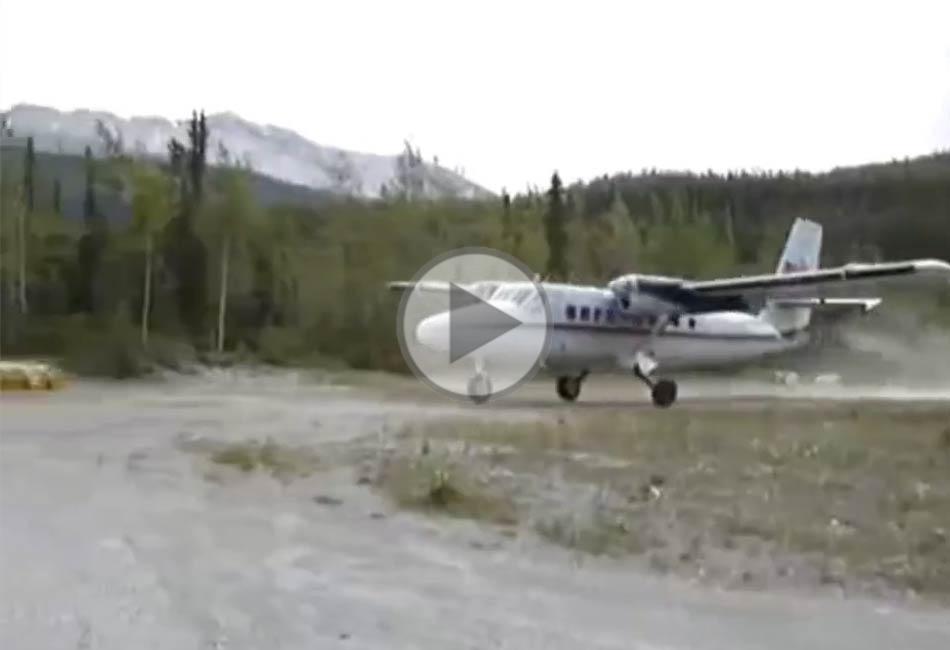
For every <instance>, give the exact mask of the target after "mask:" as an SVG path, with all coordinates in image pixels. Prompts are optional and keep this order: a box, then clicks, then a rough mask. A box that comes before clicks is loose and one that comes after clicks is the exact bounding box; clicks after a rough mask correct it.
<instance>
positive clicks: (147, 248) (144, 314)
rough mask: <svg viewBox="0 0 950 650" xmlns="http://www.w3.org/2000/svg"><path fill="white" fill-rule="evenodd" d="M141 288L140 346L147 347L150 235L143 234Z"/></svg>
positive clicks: (150, 288)
mask: <svg viewBox="0 0 950 650" xmlns="http://www.w3.org/2000/svg"><path fill="white" fill-rule="evenodd" d="M144 283H145V284H144V286H143V289H142V347H143V348H145V347H148V315H149V312H150V311H151V309H152V235H151V233H149V234H146V235H145V280H144Z"/></svg>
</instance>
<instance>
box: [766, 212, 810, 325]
mask: <svg viewBox="0 0 950 650" xmlns="http://www.w3.org/2000/svg"><path fill="white" fill-rule="evenodd" d="M820 259H821V225H819V224H817V223H815V222H814V221H809V220H808V219H796V220H795V223H793V224H792V229H791V230H790V231H789V233H788V239H787V240H786V241H785V248H784V249H783V250H782V257H781V258H780V259H779V262H778V268H777V269H776V270H775V272H776V273H777V274H779V275H783V274H785V273H795V272H798V271H813V270H815V269H817V268H818V264H819V261H820ZM811 312H812V309H811V307H792V306H779V305H777V304H771V303H770V304H767V305H766V307H765V309H763V310H762V314H761V316H762V318H764V319H765V320H767V321H769V322H770V323H771V324H772V325H774V326H775V328H776V329H777V330H778V331H780V332H783V333H786V332H791V331H795V330H801V329H805V328H806V327H808V324H809V323H810V322H811Z"/></svg>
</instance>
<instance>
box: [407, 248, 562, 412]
mask: <svg viewBox="0 0 950 650" xmlns="http://www.w3.org/2000/svg"><path fill="white" fill-rule="evenodd" d="M394 284H395V285H398V286H397V287H396V288H399V289H401V290H403V291H404V293H403V296H402V300H401V301H400V307H399V317H398V319H397V335H398V338H399V345H400V348H401V350H402V353H403V357H404V358H405V360H406V363H407V364H408V365H409V367H410V368H411V369H412V370H413V372H414V373H415V374H416V376H418V377H419V378H420V379H423V380H424V381H426V382H427V383H428V384H429V385H431V386H433V387H435V388H437V389H439V390H441V391H442V392H445V393H449V394H451V395H454V396H462V397H466V398H468V397H470V394H471V385H472V381H473V378H474V377H476V375H478V377H481V378H483V379H484V378H485V377H487V378H489V380H490V385H491V390H490V391H489V392H490V393H491V394H492V395H498V394H500V393H504V392H506V391H509V390H511V389H512V388H514V387H515V386H517V385H518V384H519V383H521V382H522V381H524V380H526V379H528V378H530V377H531V376H532V375H533V374H534V373H535V372H536V371H537V370H538V368H539V367H540V365H541V364H542V362H543V360H544V358H545V356H546V352H547V343H548V321H549V319H548V314H549V309H548V302H547V297H546V296H545V295H544V292H543V289H542V287H541V285H540V284H539V283H537V282H536V281H535V280H534V278H533V274H532V273H531V271H530V269H528V268H527V267H525V266H524V264H522V263H521V262H520V261H518V260H516V259H514V258H512V257H511V256H508V255H506V254H504V253H501V252H499V251H495V250H492V249H486V248H465V249H460V250H456V251H452V252H451V253H448V254H446V255H442V256H440V257H438V258H436V259H434V260H432V261H431V262H430V263H429V264H427V265H426V266H425V267H423V268H422V269H421V270H420V271H419V273H417V274H416V276H415V277H414V278H412V280H410V281H407V282H396V283H394Z"/></svg>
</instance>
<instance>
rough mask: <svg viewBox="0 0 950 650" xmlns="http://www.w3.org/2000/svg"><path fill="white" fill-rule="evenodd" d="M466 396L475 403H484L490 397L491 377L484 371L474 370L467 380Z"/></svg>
mask: <svg viewBox="0 0 950 650" xmlns="http://www.w3.org/2000/svg"><path fill="white" fill-rule="evenodd" d="M467 388H468V397H469V399H471V400H472V401H473V402H475V403H476V404H484V403H485V402H487V401H488V400H489V398H491V393H492V385H491V378H490V377H489V376H488V374H487V373H485V372H476V373H475V374H474V375H473V376H472V378H471V379H469V380H468V386H467Z"/></svg>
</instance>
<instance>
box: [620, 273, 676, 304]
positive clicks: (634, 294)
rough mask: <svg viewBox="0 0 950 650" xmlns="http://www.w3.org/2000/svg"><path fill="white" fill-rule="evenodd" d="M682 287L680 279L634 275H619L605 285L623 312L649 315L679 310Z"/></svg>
mask: <svg viewBox="0 0 950 650" xmlns="http://www.w3.org/2000/svg"><path fill="white" fill-rule="evenodd" d="M682 287H683V279H682V278H671V277H666V276H662V275H641V274H636V273H631V274H629V275H621V276H620V277H617V278H614V279H613V280H611V281H610V282H609V283H608V284H607V288H609V289H610V290H611V291H612V292H613V294H614V296H616V298H617V301H618V302H619V303H620V306H621V308H622V309H623V310H624V311H627V312H632V313H640V312H643V313H650V314H658V313H666V312H675V311H677V310H679V309H680V308H681V305H680V294H681V293H682V291H683V288H682Z"/></svg>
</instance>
